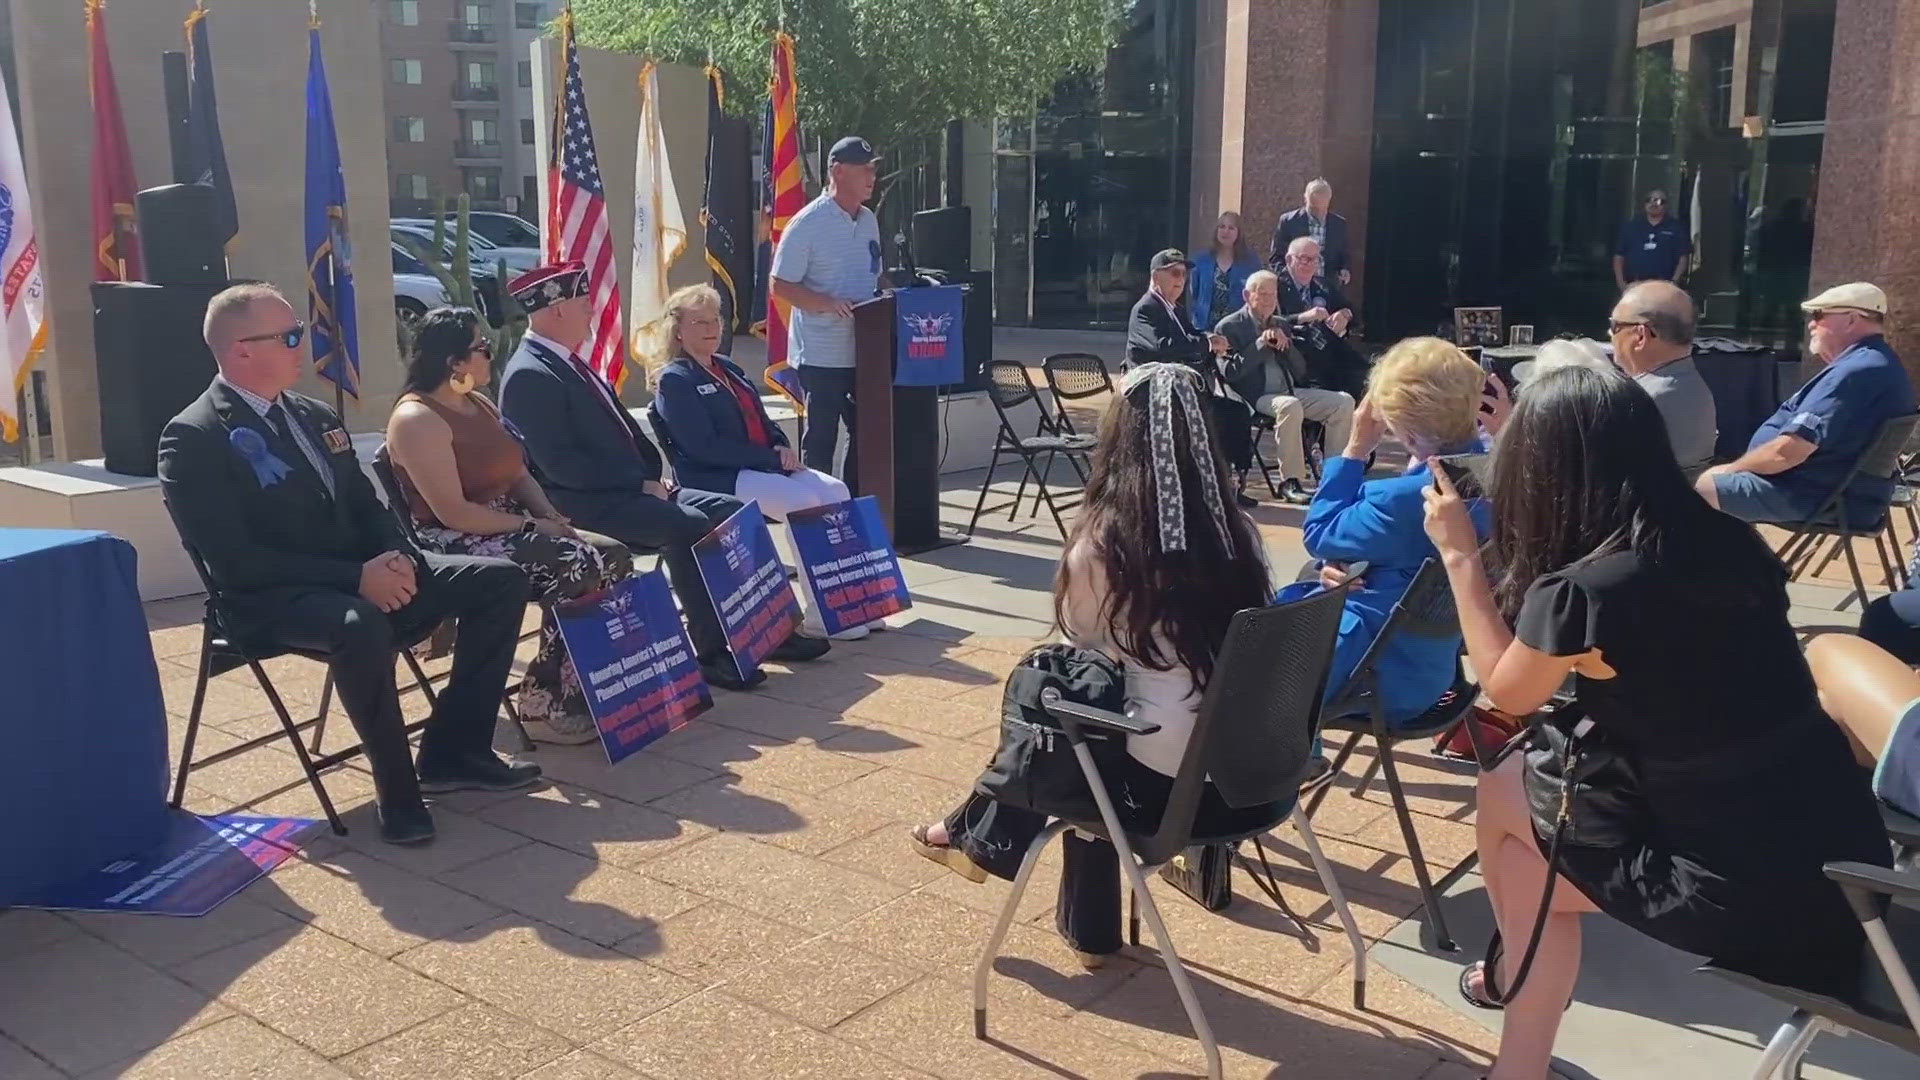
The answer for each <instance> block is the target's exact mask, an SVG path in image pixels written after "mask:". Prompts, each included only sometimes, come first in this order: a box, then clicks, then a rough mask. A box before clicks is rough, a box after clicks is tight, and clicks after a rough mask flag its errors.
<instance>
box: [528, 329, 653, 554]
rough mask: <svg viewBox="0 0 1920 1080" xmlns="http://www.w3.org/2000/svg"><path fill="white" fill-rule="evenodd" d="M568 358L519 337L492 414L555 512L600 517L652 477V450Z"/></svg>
mask: <svg viewBox="0 0 1920 1080" xmlns="http://www.w3.org/2000/svg"><path fill="white" fill-rule="evenodd" d="M599 393H600V392H599V391H598V390H596V389H594V387H593V385H592V384H591V383H588V382H587V381H586V379H585V377H583V376H582V375H581V374H580V372H579V371H578V370H577V369H576V368H574V366H573V364H572V363H571V362H570V361H569V360H568V359H567V358H566V357H564V356H560V355H558V354H556V353H555V352H554V351H553V350H551V349H549V348H547V347H546V346H544V345H541V344H538V343H536V342H535V341H534V340H533V339H532V338H526V339H523V340H522V341H521V342H520V348H519V349H517V350H515V352H514V354H513V359H511V360H509V361H507V370H506V372H505V374H503V375H502V376H501V377H500V414H501V415H502V416H504V417H505V418H506V420H507V423H508V424H509V425H511V427H512V429H513V431H514V433H515V434H517V435H518V436H519V437H520V441H521V443H522V444H523V445H524V446H525V447H526V448H527V457H528V459H529V460H530V461H531V463H532V465H533V474H534V478H535V479H537V480H539V481H540V486H541V487H543V488H545V489H546V492H547V495H548V497H549V498H551V499H552V500H553V503H554V505H555V506H556V507H558V508H559V510H560V512H561V513H563V514H565V515H567V516H568V517H571V518H577V519H579V520H582V521H593V520H598V519H599V518H601V517H602V516H603V515H604V514H605V513H607V512H609V511H610V509H611V508H612V507H614V506H617V505H620V504H623V503H625V502H626V501H627V500H628V499H630V498H632V497H633V496H635V495H637V494H639V492H640V485H641V484H643V483H645V482H646V481H648V480H658V479H660V476H661V473H662V471H663V470H662V460H661V457H660V451H659V450H658V449H657V448H655V446H654V445H653V443H652V442H651V441H650V440H649V439H648V438H647V434H646V431H645V430H644V429H643V428H641V426H640V425H639V424H637V423H635V422H634V420H633V417H632V416H630V415H629V414H628V413H627V411H626V410H625V409H624V408H622V409H621V410H620V413H619V416H618V417H616V416H615V415H614V413H613V412H612V410H609V409H608V408H607V406H606V402H605V399H603V398H601V397H600V396H599Z"/></svg>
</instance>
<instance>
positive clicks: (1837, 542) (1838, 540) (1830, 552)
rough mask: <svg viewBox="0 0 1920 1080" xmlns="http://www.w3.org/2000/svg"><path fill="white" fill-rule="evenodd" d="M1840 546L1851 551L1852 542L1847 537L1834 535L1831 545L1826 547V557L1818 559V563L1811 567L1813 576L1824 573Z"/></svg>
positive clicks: (1838, 552)
mask: <svg viewBox="0 0 1920 1080" xmlns="http://www.w3.org/2000/svg"><path fill="white" fill-rule="evenodd" d="M1842 548H1845V549H1846V550H1847V551H1848V552H1851V551H1852V550H1853V544H1852V542H1851V541H1850V540H1849V539H1848V538H1847V537H1844V536H1836V537H1834V538H1833V546H1832V547H1829V548H1828V549H1827V554H1826V557H1825V558H1823V559H1821V560H1820V565H1818V566H1816V567H1814V568H1813V576H1814V577H1819V576H1820V575H1821V574H1824V573H1826V572H1827V567H1828V566H1830V565H1832V563H1833V560H1834V557H1835V556H1836V555H1839V554H1840V551H1841V549H1842Z"/></svg>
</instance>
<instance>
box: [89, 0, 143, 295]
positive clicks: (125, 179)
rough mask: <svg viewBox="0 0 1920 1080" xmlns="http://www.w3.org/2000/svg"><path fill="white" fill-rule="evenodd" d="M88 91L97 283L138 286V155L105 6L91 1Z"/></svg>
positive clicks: (95, 275) (94, 254)
mask: <svg viewBox="0 0 1920 1080" xmlns="http://www.w3.org/2000/svg"><path fill="white" fill-rule="evenodd" d="M87 89H88V92H89V93H90V94H91V95H92V98H93V280H95V281H138V280H140V277H141V273H142V270H141V266H140V234H139V232H138V231H137V230H136V229H135V227H134V216H133V193H134V191H135V190H136V186H135V184H134V180H133V154H132V153H131V152H130V151H129V150H128V149H127V125H126V123H125V121H123V120H122V119H121V118H120V90H119V88H118V87H117V86H116V85H115V83H114V79H113V58H112V57H111V56H109V55H108V53H107V13H106V9H105V2H104V0H87Z"/></svg>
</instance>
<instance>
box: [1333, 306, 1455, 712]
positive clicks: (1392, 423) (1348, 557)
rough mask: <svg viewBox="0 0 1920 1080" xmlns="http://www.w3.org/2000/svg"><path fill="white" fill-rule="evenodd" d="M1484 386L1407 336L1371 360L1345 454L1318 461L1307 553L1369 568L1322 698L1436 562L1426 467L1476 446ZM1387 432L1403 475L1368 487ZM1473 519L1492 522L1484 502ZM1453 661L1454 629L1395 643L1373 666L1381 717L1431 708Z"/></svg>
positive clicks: (1447, 349)
mask: <svg viewBox="0 0 1920 1080" xmlns="http://www.w3.org/2000/svg"><path fill="white" fill-rule="evenodd" d="M1485 382H1486V373H1485V372H1483V371H1481V370H1480V365H1478V364H1476V363H1474V362H1473V361H1472V360H1469V359H1467V357H1466V354H1464V353H1462V352H1461V351H1460V350H1459V349H1457V348H1454V347H1453V346H1452V345H1450V344H1448V343H1447V342H1445V341H1442V340H1440V339H1439V338H1432V337H1425V338H1409V339H1407V340H1405V341H1402V342H1400V343H1399V344H1398V345H1395V346H1394V347H1393V348H1392V349H1389V350H1388V351H1387V354H1386V355H1385V356H1383V357H1381V358H1380V359H1379V360H1378V361H1376V362H1375V363H1374V365H1373V370H1372V373H1371V374H1370V376H1369V377H1368V380H1367V396H1366V398H1365V399H1364V400H1363V401H1362V402H1361V403H1360V407H1359V408H1358V409H1357V410H1355V412H1354V414H1353V434H1352V436H1351V437H1350V438H1349V439H1348V440H1347V448H1346V450H1345V451H1344V452H1343V453H1342V454H1341V455H1340V456H1339V457H1336V458H1333V459H1331V460H1329V461H1328V462H1327V463H1326V466H1325V470H1324V471H1323V472H1322V473H1321V476H1320V488H1319V490H1318V491H1316V492H1315V493H1314V496H1313V502H1312V504H1311V505H1309V506H1308V507H1307V520H1306V526H1305V533H1306V545H1307V553H1308V554H1310V555H1312V556H1314V557H1315V558H1317V559H1321V560H1323V561H1324V562H1326V563H1331V564H1351V563H1359V562H1365V563H1366V564H1367V569H1366V572H1365V573H1364V574H1363V575H1362V582H1361V584H1360V586H1358V587H1356V588H1355V589H1354V590H1353V591H1352V592H1351V593H1350V594H1349V595H1348V599H1347V604H1346V612H1345V614H1343V615H1342V616H1341V619H1340V636H1339V639H1338V641H1337V643H1336V644H1335V646H1334V652H1333V669H1332V673H1331V676H1330V677H1329V679H1328V681H1327V700H1329V701H1331V700H1333V699H1334V698H1335V697H1336V696H1337V695H1338V694H1339V693H1340V691H1341V690H1342V689H1344V688H1345V686H1346V683H1347V680H1348V679H1349V678H1351V677H1352V675H1353V669H1354V668H1355V667H1357V666H1358V665H1359V663H1360V658H1361V656H1362V655H1364V654H1365V653H1366V651H1367V646H1368V645H1370V644H1371V643H1372V642H1373V639H1374V636H1375V635H1377V634H1379V632H1380V629H1381V627H1383V626H1385V625H1386V623H1387V616H1388V615H1390V614H1391V613H1392V612H1393V606H1394V604H1396V603H1398V602H1399V600H1400V597H1401V595H1402V594H1403V593H1405V592H1406V591H1407V586H1408V585H1410V584H1412V582H1413V576H1414V574H1416V573H1418V572H1419V570H1420V564H1421V563H1424V562H1425V561H1427V560H1428V559H1431V558H1434V557H1435V549H1434V546H1433V541H1431V540H1429V539H1428V538H1427V532H1426V525H1425V514H1426V507H1425V503H1424V501H1423V497H1422V494H1421V493H1422V492H1423V491H1424V490H1425V489H1426V488H1427V487H1428V486H1429V485H1430V484H1431V483H1432V480H1431V477H1430V474H1429V470H1428V467H1427V464H1426V461H1427V459H1428V458H1430V457H1433V456H1435V455H1439V454H1463V453H1474V452H1477V451H1479V450H1481V449H1482V444H1481V440H1480V433H1479V429H1478V417H1479V411H1480V400H1481V398H1480V395H1481V390H1482V388H1483V386H1484V385H1485ZM1385 435H1392V436H1393V437H1394V438H1395V439H1396V440H1397V441H1399V442H1400V444H1401V445H1403V446H1405V447H1406V448H1407V460H1408V465H1407V469H1406V471H1405V472H1404V473H1402V474H1401V475H1399V476H1392V477H1383V478H1381V479H1378V480H1367V479H1366V471H1367V456H1368V455H1369V454H1371V453H1373V450H1374V447H1375V446H1377V445H1379V442H1380V440H1381V438H1382V436H1385ZM1471 516H1472V518H1473V524H1474V527H1475V528H1476V529H1478V530H1479V533H1480V535H1481V536H1482V537H1483V538H1484V537H1485V536H1486V535H1487V533H1488V530H1489V528H1490V527H1491V514H1490V512H1489V508H1488V507H1487V505H1486V504H1485V502H1484V501H1480V502H1476V503H1474V504H1473V505H1472V507H1471ZM1459 655H1460V637H1459V635H1458V634H1456V635H1454V636H1452V637H1448V638H1440V639H1435V638H1411V637H1407V638H1401V639H1400V640H1398V641H1396V642H1395V643H1393V645H1392V646H1391V647H1390V648H1389V649H1388V651H1387V652H1386V653H1385V654H1383V655H1382V656H1381V658H1380V663H1379V665H1378V668H1377V671H1378V686H1379V693H1380V696H1381V703H1382V704H1383V705H1384V706H1385V711H1386V717H1387V722H1388V723H1389V724H1392V723H1393V722H1395V721H1396V720H1400V721H1405V720H1411V719H1412V718H1414V717H1416V716H1418V715H1420V714H1421V713H1423V712H1425V711H1426V710H1427V708H1428V707H1429V706H1431V705H1432V704H1433V703H1434V702H1435V701H1438V700H1439V698H1440V695H1441V694H1442V693H1443V692H1445V691H1446V689H1447V688H1448V687H1449V686H1451V685H1452V684H1453V675H1454V666H1455V663H1456V661H1457V659H1458V657H1459Z"/></svg>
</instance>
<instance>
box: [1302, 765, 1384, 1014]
mask: <svg viewBox="0 0 1920 1080" xmlns="http://www.w3.org/2000/svg"><path fill="white" fill-rule="evenodd" d="M1289 820H1291V821H1292V822H1293V827H1294V829H1295V830H1296V831H1298V832H1299V833H1300V842H1301V844H1302V845H1304V846H1305V847H1306V849H1307V857H1308V858H1310V859H1312V860H1313V872H1314V873H1316V874H1319V875H1320V887H1321V888H1323V889H1325V890H1327V899H1328V900H1329V901H1331V902H1332V904H1333V912H1334V914H1336V915H1338V916H1340V925H1341V926H1343V927H1345V928H1346V931H1347V944H1348V945H1351V946H1352V947H1353V1007H1354V1008H1356V1009H1359V1010H1360V1011H1361V1012H1365V1011H1366V1010H1367V939H1366V938H1364V937H1361V936H1360V925H1359V924H1358V923H1356V922H1354V921H1353V910H1352V909H1351V908H1349V907H1347V897H1346V894H1345V893H1343V892H1341V891H1340V882H1338V881H1336V880H1335V879H1334V876H1333V868H1332V867H1331V866H1328V865H1327V857H1326V855H1325V854H1323V853H1322V852H1321V851H1320V838H1319V837H1317V836H1315V835H1314V834H1313V822H1311V821H1309V820H1308V819H1307V815H1306V814H1304V813H1302V812H1301V811H1300V806H1299V804H1298V803H1296V804H1294V807H1293V814H1292V815H1291V816H1290V818H1289Z"/></svg>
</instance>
